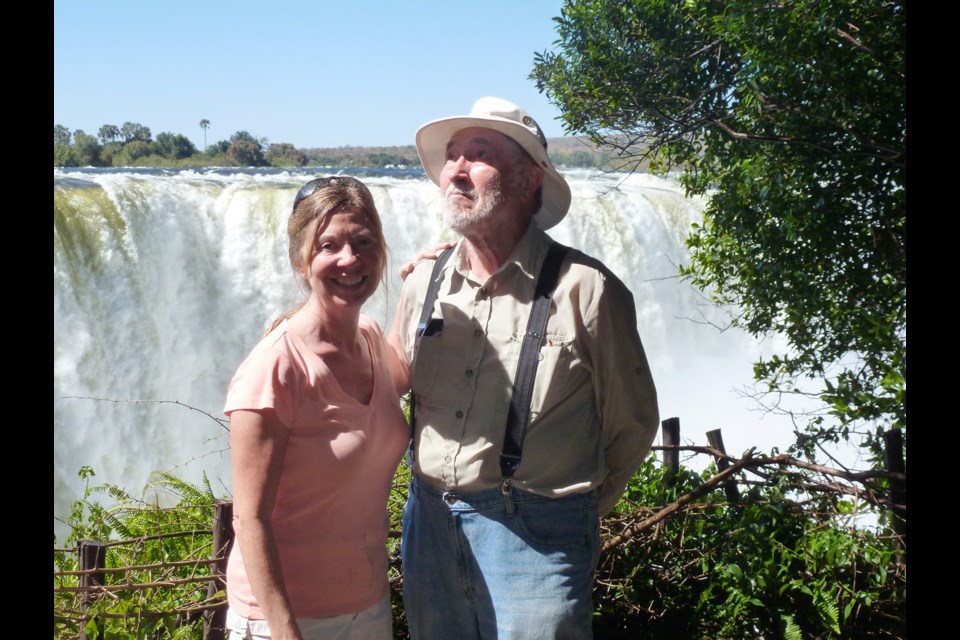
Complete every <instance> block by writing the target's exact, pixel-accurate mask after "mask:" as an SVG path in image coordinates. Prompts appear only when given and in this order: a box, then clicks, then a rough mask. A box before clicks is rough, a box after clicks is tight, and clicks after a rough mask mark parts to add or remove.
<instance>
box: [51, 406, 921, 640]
mask: <svg viewBox="0 0 960 640" xmlns="http://www.w3.org/2000/svg"><path fill="white" fill-rule="evenodd" d="M661 428H662V441H663V443H664V444H663V445H662V446H654V447H653V449H654V450H660V451H662V453H663V465H664V467H665V473H664V482H665V483H667V484H668V486H673V483H674V481H675V478H676V475H677V473H678V472H679V468H680V458H679V454H680V451H692V452H694V453H697V454H707V455H711V456H713V457H714V459H715V460H716V465H717V470H718V474H717V475H715V476H714V477H713V478H711V479H709V480H707V481H706V482H705V483H704V485H703V486H702V487H700V488H698V489H697V490H695V491H693V492H691V493H689V494H686V495H684V496H679V497H678V498H677V499H676V501H675V502H673V503H672V504H669V505H663V506H662V507H661V508H659V509H658V511H657V512H656V513H654V515H652V516H650V517H649V518H647V519H646V520H645V521H643V522H639V523H637V524H636V525H634V526H633V527H631V528H629V529H627V530H624V531H622V532H621V533H620V534H619V535H617V536H614V537H613V538H612V539H610V540H608V541H607V542H606V543H605V544H604V545H603V549H604V551H606V550H608V549H609V548H610V547H612V546H616V545H617V544H619V543H621V542H622V541H623V540H625V539H626V538H629V537H632V536H633V535H636V534H638V533H639V532H641V531H643V530H644V529H645V528H646V527H647V526H650V525H652V524H654V523H656V522H659V521H660V520H662V519H664V518H666V517H669V515H670V514H671V513H673V512H675V511H677V510H678V509H680V508H682V507H683V506H684V505H685V504H687V503H689V502H691V501H692V500H695V499H696V498H698V497H700V496H701V495H704V494H706V493H708V492H710V491H713V490H715V489H717V488H721V487H722V489H723V491H724V493H725V496H726V499H727V501H728V502H729V503H731V504H734V505H735V504H737V503H738V502H739V500H740V492H739V489H738V486H737V480H736V479H735V476H736V475H737V474H740V473H743V472H744V471H746V470H753V471H754V472H756V470H757V469H758V468H759V467H761V466H764V465H771V464H783V463H787V462H789V463H791V464H793V465H794V466H797V467H801V468H805V469H807V470H811V471H818V472H821V473H826V474H827V475H834V476H841V477H844V478H845V479H847V480H850V481H859V482H864V481H866V480H869V479H871V478H875V477H881V476H882V477H884V478H886V479H887V480H888V482H889V486H890V489H889V491H888V492H887V493H888V495H887V497H882V496H880V497H876V496H875V495H874V494H875V492H872V491H867V492H865V493H866V495H867V497H868V498H869V499H870V501H871V502H872V504H874V505H876V506H882V507H886V508H889V509H890V510H891V512H892V513H893V516H894V517H893V525H894V533H895V534H896V535H895V538H896V540H897V544H898V547H899V550H900V559H901V561H902V553H903V549H904V545H905V541H906V472H905V468H904V467H905V465H904V461H903V439H902V433H901V432H900V431H891V432H888V433H887V434H886V437H885V441H886V445H887V452H886V462H887V473H883V472H876V471H871V472H844V471H841V470H832V469H827V468H824V467H819V466H818V465H813V464H810V463H803V462H800V461H796V460H793V459H792V458H789V456H776V457H773V458H762V459H757V458H753V457H752V453H751V454H748V455H747V456H746V457H744V458H743V459H741V460H735V459H733V458H730V457H729V456H727V454H726V452H725V451H724V447H723V439H722V437H721V435H720V430H719V429H715V430H713V431H709V432H707V438H708V441H709V443H710V446H709V447H691V446H681V445H680V420H679V418H667V419H666V420H664V421H663V422H662V423H661ZM731 461H732V462H731ZM835 490H837V489H835ZM857 495H860V492H859V491H857ZM232 522H233V503H232V502H229V501H225V500H218V501H217V502H216V504H215V505H214V515H213V522H212V527H211V529H210V530H202V531H193V532H189V534H190V535H196V534H203V535H211V534H212V537H213V545H212V551H211V555H210V557H209V558H198V559H193V560H188V561H181V562H169V563H167V562H164V563H156V564H149V565H139V566H125V567H115V568H108V567H107V566H106V558H107V553H106V552H107V548H108V547H111V546H116V545H124V544H142V543H143V542H144V541H145V540H146V539H147V538H138V539H136V540H130V541H113V542H109V543H105V542H101V541H86V540H85V541H81V542H80V544H79V546H78V547H77V549H76V550H77V552H78V554H79V571H55V572H54V577H55V578H56V577H58V576H59V577H67V576H78V577H79V578H78V582H77V584H78V586H76V587H72V586H54V593H66V592H75V593H79V594H81V596H80V610H79V611H75V612H66V613H67V614H71V613H72V614H73V615H74V616H75V617H74V618H72V620H74V621H77V622H79V623H80V624H79V627H80V629H81V631H80V636H79V637H80V638H81V640H88V638H87V634H86V631H85V629H84V622H85V621H87V620H89V618H90V614H89V613H88V612H89V609H90V605H91V603H92V602H94V601H95V599H96V598H97V597H102V596H104V595H105V594H110V593H115V592H117V591H125V590H132V589H155V588H168V587H172V586H176V585H182V584H189V583H202V582H207V583H208V585H207V591H206V598H205V599H204V600H203V601H202V602H199V603H195V604H194V605H193V606H188V607H184V608H180V609H178V610H176V611H163V612H148V611H138V612H136V613H135V614H133V613H128V614H105V613H97V614H95V615H96V617H97V618H101V617H102V618H115V617H130V618H132V617H138V618H150V617H166V616H170V615H171V614H176V617H177V619H178V623H179V624H180V625H193V624H196V623H197V622H198V621H199V620H201V619H202V620H203V638H204V640H225V637H226V630H225V626H226V613H227V602H226V597H225V595H224V594H225V589H226V583H225V575H226V562H227V557H228V556H229V552H230V548H231V546H232V544H233V526H232ZM181 535H184V533H183V532H180V533H171V534H161V535H158V536H150V537H149V539H160V538H167V537H176V536H181ZM391 536H392V537H397V536H399V532H391ZM184 565H194V566H197V567H201V566H205V565H206V566H209V574H208V575H200V576H194V577H186V578H171V579H166V580H156V581H149V580H148V581H146V582H139V583H136V582H132V581H131V580H129V578H127V579H124V580H122V581H121V582H114V583H112V584H110V583H109V581H108V576H112V575H116V574H124V576H128V575H129V574H131V573H133V572H137V571H150V570H153V569H171V568H175V567H179V566H184ZM54 613H55V615H54V618H55V621H56V619H57V617H58V616H57V612H56V611H55V612H54ZM89 640H96V639H95V638H90V639H89Z"/></svg>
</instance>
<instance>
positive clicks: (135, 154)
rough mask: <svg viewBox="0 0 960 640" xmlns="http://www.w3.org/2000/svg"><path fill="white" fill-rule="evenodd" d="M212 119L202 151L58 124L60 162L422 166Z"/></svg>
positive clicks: (132, 129)
mask: <svg viewBox="0 0 960 640" xmlns="http://www.w3.org/2000/svg"><path fill="white" fill-rule="evenodd" d="M210 126H211V125H210V121H209V120H207V119H206V118H204V119H203V120H201V121H200V128H201V129H203V137H204V150H203V151H200V150H198V149H197V147H196V146H195V145H194V144H193V142H191V141H190V139H189V138H187V137H186V136H184V135H183V134H180V133H172V132H163V133H158V134H157V136H156V138H154V137H153V135H152V133H151V131H150V127H146V126H144V125H142V124H140V123H137V122H125V123H123V125H122V126H120V127H117V126H116V125H113V124H105V125H103V126H102V127H100V129H99V130H98V131H97V135H91V134H89V133H87V132H85V131H84V130H83V129H77V130H75V131H73V132H71V131H70V129H68V128H67V127H65V126H63V125H60V124H57V125H54V127H53V166H54V167H196V166H201V167H205V166H215V167H332V166H336V167H373V168H385V167H420V166H421V165H420V159H419V157H418V156H417V152H416V148H415V147H413V146H412V145H411V146H409V147H340V148H337V149H299V148H297V147H295V146H294V145H293V144H291V143H289V142H280V143H270V142H268V140H267V139H266V138H257V137H255V136H253V135H251V134H250V133H249V132H247V131H237V132H236V133H234V134H233V135H232V136H230V138H229V139H227V140H219V141H217V142H213V143H211V144H209V145H208V144H207V143H206V139H207V130H208V129H209V128H210ZM550 159H551V160H552V161H553V162H554V164H556V165H558V166H561V167H571V168H601V169H602V168H609V167H610V162H609V161H608V159H607V158H606V157H604V156H601V155H600V154H599V153H598V152H596V151H593V150H592V149H585V148H583V147H582V146H579V145H578V147H577V148H575V149H573V150H571V151H559V152H557V151H554V152H551V153H550Z"/></svg>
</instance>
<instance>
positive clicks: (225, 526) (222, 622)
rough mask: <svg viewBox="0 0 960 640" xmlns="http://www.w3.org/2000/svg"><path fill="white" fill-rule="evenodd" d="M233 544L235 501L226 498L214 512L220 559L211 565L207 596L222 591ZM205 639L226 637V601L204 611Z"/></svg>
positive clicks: (216, 551)
mask: <svg viewBox="0 0 960 640" xmlns="http://www.w3.org/2000/svg"><path fill="white" fill-rule="evenodd" d="M231 546H233V503H232V502H227V501H226V500H217V502H216V504H215V506H214V512H213V557H214V558H219V560H218V561H217V562H216V563H215V564H213V565H212V566H211V567H210V576H211V577H212V578H213V579H212V580H210V584H209V585H208V586H207V597H208V598H212V597H213V596H215V595H216V593H217V591H220V590H221V589H222V588H223V586H222V585H224V583H225V577H224V576H226V573H227V556H229V555H230V547H231ZM203 615H204V620H203V640H224V638H226V636H227V633H226V626H227V605H226V603H224V604H222V605H220V606H218V607H216V608H214V609H208V610H207V611H205V612H204V614H203Z"/></svg>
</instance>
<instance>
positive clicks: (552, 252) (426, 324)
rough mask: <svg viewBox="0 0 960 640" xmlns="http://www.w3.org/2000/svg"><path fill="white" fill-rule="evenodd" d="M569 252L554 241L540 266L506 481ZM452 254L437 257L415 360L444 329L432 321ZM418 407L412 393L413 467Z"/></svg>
mask: <svg viewBox="0 0 960 640" xmlns="http://www.w3.org/2000/svg"><path fill="white" fill-rule="evenodd" d="M569 250H570V247H566V246H564V245H562V244H560V243H558V242H554V243H553V244H551V245H550V248H549V249H548V250H547V256H546V257H545V258H544V260H543V265H542V266H541V267H540V274H539V276H538V278H537V287H536V290H535V292H534V298H533V305H532V307H531V309H530V318H529V319H528V320H527V332H526V334H525V335H524V336H523V343H522V344H521V346H520V360H519V362H517V374H516V377H515V378H514V382H513V394H512V396H511V398H510V408H509V411H508V414H507V427H506V432H505V434H504V438H503V451H502V452H501V454H500V471H501V473H502V475H503V477H504V479H509V478H512V477H513V474H514V473H515V472H516V470H517V467H519V466H520V460H521V452H522V451H523V439H524V436H525V435H526V430H527V421H528V420H529V418H530V397H531V395H532V394H533V382H534V380H535V379H536V374H537V362H538V358H537V356H538V355H539V353H540V346H541V345H542V344H543V339H544V337H545V335H546V330H547V318H548V316H549V315H550V302H551V300H552V299H553V290H554V289H556V287H557V280H559V278H560V266H561V265H562V264H563V259H564V257H565V256H566V254H567V252H568V251H569ZM452 253H453V251H452V249H447V250H446V251H444V252H443V253H441V254H440V255H439V256H438V257H437V261H436V262H435V263H434V265H433V273H432V274H431V276H430V283H429V285H428V287H427V295H426V297H425V298H424V300H423V309H422V310H421V312H420V322H419V323H418V324H417V333H416V338H415V341H414V347H413V353H414V360H415V359H416V354H417V351H418V348H419V345H420V339H421V338H422V337H423V336H424V335H432V334H433V333H436V332H437V331H438V330H439V328H440V327H441V326H442V322H443V321H442V320H441V319H437V318H431V315H432V314H433V305H434V303H435V302H436V300H437V294H438V292H439V289H440V280H441V278H440V272H441V270H442V269H443V266H444V265H445V264H446V262H447V260H448V259H449V258H450V255H451V254H452ZM411 375H412V371H411ZM416 404H417V403H416V398H415V397H414V396H413V393H412V392H411V394H410V448H409V450H408V452H407V456H408V460H407V461H408V463H409V464H410V465H411V467H412V466H413V441H414V437H415V433H416V422H415V409H416Z"/></svg>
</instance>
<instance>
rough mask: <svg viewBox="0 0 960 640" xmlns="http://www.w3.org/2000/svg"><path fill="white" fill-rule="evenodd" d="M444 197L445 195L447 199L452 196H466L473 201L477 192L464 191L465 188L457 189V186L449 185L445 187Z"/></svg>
mask: <svg viewBox="0 0 960 640" xmlns="http://www.w3.org/2000/svg"><path fill="white" fill-rule="evenodd" d="M446 195H447V197H449V196H453V195H458V196H466V197H467V198H470V199H471V200H475V199H476V197H477V190H476V189H466V188H464V187H459V186H457V185H455V184H451V185H450V186H449V187H447V194H446Z"/></svg>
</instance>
